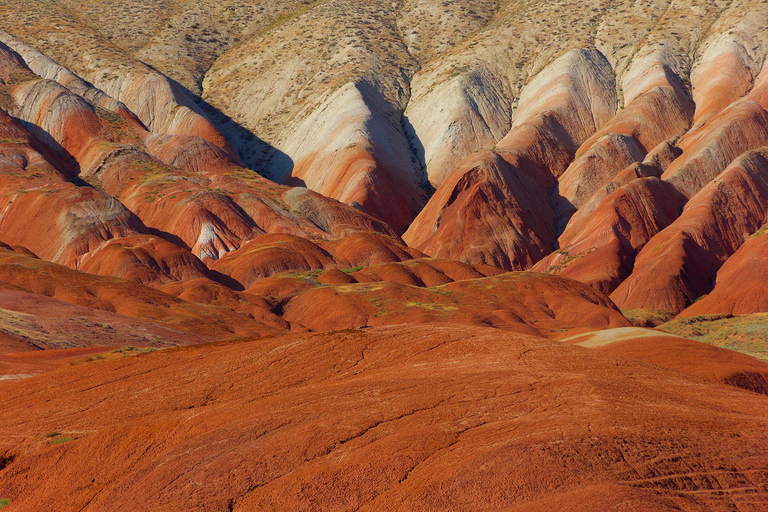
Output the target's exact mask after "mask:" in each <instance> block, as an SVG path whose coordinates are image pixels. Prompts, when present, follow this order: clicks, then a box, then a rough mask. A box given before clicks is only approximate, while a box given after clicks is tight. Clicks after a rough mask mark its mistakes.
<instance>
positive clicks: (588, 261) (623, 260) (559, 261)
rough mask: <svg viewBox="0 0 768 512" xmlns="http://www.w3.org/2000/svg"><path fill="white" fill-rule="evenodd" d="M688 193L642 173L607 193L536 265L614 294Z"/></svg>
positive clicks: (539, 269)
mask: <svg viewBox="0 0 768 512" xmlns="http://www.w3.org/2000/svg"><path fill="white" fill-rule="evenodd" d="M684 204H685V196H683V195H682V194H680V193H679V192H677V190H675V188H674V187H673V186H672V185H670V184H668V183H665V182H663V181H660V180H659V179H657V178H654V177H651V178H638V179H634V180H633V181H631V182H630V183H628V184H627V185H624V186H622V187H620V188H618V189H617V190H616V191H614V192H613V193H611V194H610V195H608V197H606V198H605V199H604V200H603V201H602V202H601V203H600V206H598V207H597V209H595V210H594V212H593V213H592V214H591V215H590V217H589V222H587V223H586V224H585V225H584V226H583V228H582V229H581V230H580V231H578V232H574V231H571V232H566V233H564V234H563V236H561V237H560V249H559V250H557V251H555V252H553V253H552V254H550V255H549V256H547V257H545V258H544V259H542V260H541V261H539V262H538V263H537V264H536V265H535V266H534V267H533V270H535V271H541V272H548V273H552V274H556V275H560V276H563V277H569V278H571V279H577V280H579V281H581V282H583V283H586V284H589V285H591V286H592V287H594V288H595V289H598V290H600V291H601V292H603V293H605V294H610V293H611V292H612V291H613V290H614V289H615V288H616V287H617V286H618V285H619V284H620V283H621V282H622V281H623V280H624V279H625V278H627V277H628V276H629V275H630V273H631V272H632V269H633V266H634V260H635V257H636V256H637V253H638V252H639V251H640V250H641V249H642V248H643V247H644V246H645V244H647V243H648V241H649V240H651V239H652V238H653V237H654V236H655V235H656V234H657V233H659V232H660V231H661V230H663V229H664V228H666V227H667V226H669V225H670V224H671V223H672V222H673V221H674V220H675V219H676V218H677V215H678V212H679V211H680V209H681V208H682V207H683V205H684Z"/></svg>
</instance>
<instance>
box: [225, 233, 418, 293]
mask: <svg viewBox="0 0 768 512" xmlns="http://www.w3.org/2000/svg"><path fill="white" fill-rule="evenodd" d="M421 256H423V254H421V253H420V252H419V251H416V250H415V249H411V248H408V247H405V246H403V245H402V244H401V243H399V242H398V241H396V240H395V239H393V238H390V237H386V236H383V235H380V234H378V233H373V232H369V233H365V232H357V233H354V234H351V235H349V236H346V237H344V238H343V239H340V240H333V241H322V240H316V241H314V242H313V241H310V240H307V239H306V238H301V237H298V236H294V235H282V234H269V235H262V236H259V237H256V238H253V239H252V240H249V241H248V242H247V243H245V244H244V245H243V246H242V247H241V248H240V249H239V250H237V251H234V252H231V253H229V254H227V255H226V256H224V257H222V258H221V259H220V260H218V261H216V262H215V263H214V264H213V265H212V266H211V268H212V269H213V270H216V271H218V272H221V273H224V274H226V275H228V276H231V277H232V278H233V279H235V280H236V281H237V282H238V283H240V284H241V285H242V286H244V287H245V288H248V287H250V286H251V285H253V284H254V283H255V282H256V281H258V280H260V279H263V278H266V277H270V276H273V275H276V274H282V273H286V272H294V273H302V272H308V271H313V270H323V269H355V268H357V269H360V268H362V267H369V266H372V265H376V264H379V263H391V262H399V261H403V260H409V259H412V258H414V257H421Z"/></svg>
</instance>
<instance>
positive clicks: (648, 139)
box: [554, 51, 693, 226]
mask: <svg viewBox="0 0 768 512" xmlns="http://www.w3.org/2000/svg"><path fill="white" fill-rule="evenodd" d="M672 59H673V58H672V57H671V56H669V55H668V54H667V53H666V52H664V51H656V52H652V53H650V54H648V55H646V56H645V57H642V58H638V59H637V60H636V61H634V62H633V65H632V67H631V68H630V69H629V70H628V71H627V73H626V74H625V75H624V79H623V93H624V98H623V100H624V102H625V105H626V108H624V109H622V110H620V111H619V112H617V114H616V115H615V116H614V117H613V118H612V119H611V120H610V121H609V122H607V123H605V124H604V125H603V126H602V127H601V128H600V129H599V130H597V132H596V133H595V134H594V135H593V136H592V137H590V138H589V140H587V141H586V142H585V143H584V144H583V145H582V147H581V148H579V151H578V152H577V157H576V159H575V160H574V161H573V163H571V165H570V166H569V167H568V169H567V170H566V171H565V172H564V173H563V175H562V176H560V179H559V183H558V195H557V196H556V197H554V201H555V204H556V205H557V208H558V214H559V225H560V226H566V225H567V221H568V220H569V219H570V217H571V216H572V215H573V214H574V212H575V211H577V210H579V209H580V208H581V207H582V206H584V205H585V204H586V203H587V202H588V201H590V200H591V198H592V197H593V195H594V194H596V193H597V194H599V195H601V194H600V190H601V188H603V187H604V186H605V185H606V184H607V183H610V182H611V181H612V180H614V178H616V176H617V175H618V174H619V173H620V172H621V171H622V170H623V169H625V168H626V167H627V166H629V165H630V164H632V163H633V162H640V161H642V160H643V159H644V158H645V156H646V154H647V152H648V151H649V150H651V149H654V148H657V147H658V145H659V144H663V143H664V141H667V140H669V139H673V138H676V137H678V136H680V135H682V134H683V133H684V132H685V131H686V130H687V129H688V127H689V126H690V123H691V117H692V115H693V104H692V102H691V100H690V98H689V97H688V94H689V92H688V91H687V90H686V89H684V86H683V84H682V83H681V81H680V79H679V77H678V76H677V75H675V74H674V72H673V71H672V70H671V68H670V65H669V64H667V61H670V60H672Z"/></svg>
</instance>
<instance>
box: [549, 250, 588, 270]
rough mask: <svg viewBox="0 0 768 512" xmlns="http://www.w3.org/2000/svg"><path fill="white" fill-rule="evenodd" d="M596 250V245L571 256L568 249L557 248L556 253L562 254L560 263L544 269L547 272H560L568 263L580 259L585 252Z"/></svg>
mask: <svg viewBox="0 0 768 512" xmlns="http://www.w3.org/2000/svg"><path fill="white" fill-rule="evenodd" d="M596 250H597V247H590V248H589V249H588V250H586V251H581V252H580V253H577V254H574V255H573V256H571V254H570V253H569V252H568V251H564V250H562V249H558V250H556V251H555V252H556V253H558V254H562V255H563V259H562V261H560V263H558V264H557V265H551V266H550V267H549V268H548V269H547V270H546V272H547V274H559V273H560V272H562V271H563V270H565V269H566V268H567V267H568V265H570V264H571V263H572V262H574V261H575V260H578V259H581V258H583V257H585V256H586V255H587V254H589V253H591V252H593V251H596Z"/></svg>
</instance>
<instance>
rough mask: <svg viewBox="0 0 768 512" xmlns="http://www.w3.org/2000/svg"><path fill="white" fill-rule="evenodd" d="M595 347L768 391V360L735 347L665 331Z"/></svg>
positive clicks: (713, 380)
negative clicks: (716, 344)
mask: <svg viewBox="0 0 768 512" xmlns="http://www.w3.org/2000/svg"><path fill="white" fill-rule="evenodd" d="M595 349H596V350H602V351H603V352H610V353H611V354H616V355H620V356H624V357H628V358H631V359H637V360H639V361H644V362H646V363H651V364H657V365H660V366H664V367H667V368H672V369H674V370H678V371H680V372H683V373H687V374H689V375H695V376H698V377H702V378H705V379H707V380H709V381H712V382H721V383H723V384H730V385H733V386H736V387H740V388H742V389H747V390H750V391H754V392H755V393H761V394H763V395H768V363H766V362H764V361H761V360H759V359H756V358H754V357H751V356H748V355H745V354H741V353H739V352H735V351H733V350H726V349H723V348H720V347H715V346H712V345H707V344H706V343H701V342H699V341H694V340H689V339H686V338H678V337H677V336H669V335H665V334H663V333H659V336H655V337H654V336H643V337H638V338H635V339H628V340H620V341H616V342H614V343H610V344H607V345H601V346H599V347H595Z"/></svg>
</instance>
